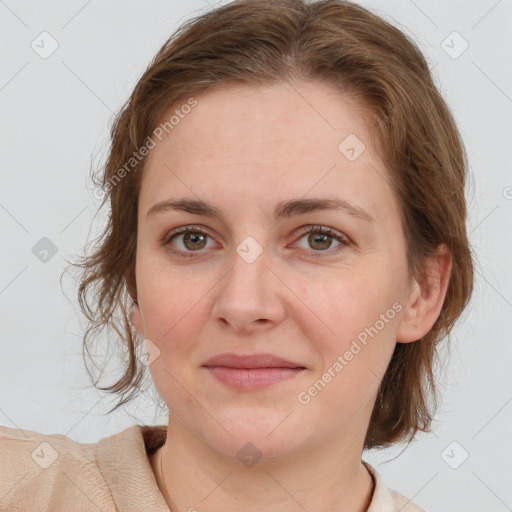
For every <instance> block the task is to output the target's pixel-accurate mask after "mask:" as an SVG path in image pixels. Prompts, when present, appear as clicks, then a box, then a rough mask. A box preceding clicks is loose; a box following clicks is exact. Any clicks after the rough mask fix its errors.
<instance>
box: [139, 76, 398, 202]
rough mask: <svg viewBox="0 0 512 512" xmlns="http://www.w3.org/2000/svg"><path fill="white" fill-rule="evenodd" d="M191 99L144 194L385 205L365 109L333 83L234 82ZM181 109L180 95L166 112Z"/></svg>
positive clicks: (157, 156) (149, 197)
mask: <svg viewBox="0 0 512 512" xmlns="http://www.w3.org/2000/svg"><path fill="white" fill-rule="evenodd" d="M194 98H195V99H196V100H197V105H196V106H195V107H194V108H192V109H184V110H183V112H181V116H180V117H179V122H178V123H176V124H174V125H173V127H172V129H170V130H169V133H168V134H165V135H164V136H163V138H162V141H161V142H157V145H156V147H155V148H153V149H152V150H151V152H150V155H149V156H148V161H147V163H146V168H145V170H144V177H143V184H142V190H141V196H140V201H141V203H147V202H150V201H153V202H156V201H158V200H162V199H165V198H166V196H171V195H172V196H175V195H178V194H179V195H184V194H186V195H188V196H190V195H191V193H192V192H191V189H193V193H194V194H195V195H197V196H199V197H201V196H204V195H206V196H211V195H212V193H215V194H218V196H219V200H220V201H222V200H223V199H229V196H230V195H232V193H233V191H236V192H237V193H238V194H242V193H243V194H244V197H245V200H246V201H248V200H251V201H253V202H254V201H256V202H257V203H259V204H263V203H265V202H266V201H267V200H270V199H271V198H272V200H273V199H276V198H277V197H279V199H281V200H282V199H287V198H288V196H289V197H302V196H304V195H305V194H307V193H308V192H309V191H311V192H314V194H313V195H319V194H323V195H325V194H330V195H331V196H332V195H333V193H336V191H340V194H338V195H341V196H343V197H345V198H348V197H352V198H353V199H355V201H354V202H356V203H358V204H360V205H361V206H363V204H364V207H366V208H368V209H372V208H373V209H375V208H377V207H381V208H382V206H383V205H379V204H378V203H379V197H378V195H379V190H380V189H382V187H383V186H384V187H386V186H388V185H387V183H386V179H387V172H386V170H385V169H384V167H383V165H382V163H381V162H380V161H379V160H378V158H377V157H376V156H375V154H374V152H373V148H372V141H371V139H370V133H369V130H368V126H367V123H366V120H365V110H364V109H363V107H362V105H361V104H359V103H358V102H356V101H355V100H354V99H353V98H351V97H350V96H344V95H343V94H342V93H340V92H339V91H338V90H337V89H335V88H334V86H331V85H328V84H324V83H320V82H310V83H303V82H301V83H293V84H291V83H290V84H288V83H280V84H275V85H265V86H252V85H251V86H247V85H230V86H224V87H221V88H218V89H211V90H207V91H205V92H203V93H201V94H199V95H197V96H194ZM186 102H187V98H186V99H185V100H183V104H185V103H186ZM176 109H178V110H179V109H180V104H179V103H178V104H176V105H174V106H173V107H172V109H171V110H170V111H169V112H167V113H166V114H165V115H164V116H162V118H161V120H160V121H161V122H165V121H166V120H168V119H169V118H170V116H171V115H172V114H173V113H174V112H176ZM184 112H188V113H186V114H185V113H184ZM175 119H177V118H175ZM354 156H355V157H356V158H354ZM388 188H389V186H388ZM177 189H178V190H177ZM313 189H314V191H313ZM381 192H382V191H381ZM384 192H386V191H385V190H384ZM388 193H391V191H390V190H388ZM335 195H336V194H335ZM384 199H385V198H384ZM273 202H275V201H273ZM381 202H382V201H381ZM272 207H273V204H272Z"/></svg>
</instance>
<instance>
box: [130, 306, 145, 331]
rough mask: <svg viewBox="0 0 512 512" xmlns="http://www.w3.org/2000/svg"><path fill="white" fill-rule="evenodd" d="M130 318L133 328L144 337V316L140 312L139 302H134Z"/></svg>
mask: <svg viewBox="0 0 512 512" xmlns="http://www.w3.org/2000/svg"><path fill="white" fill-rule="evenodd" d="M130 318H131V321H132V324H133V326H134V327H135V329H136V330H137V332H138V333H139V334H140V335H141V336H142V337H144V323H143V322H142V314H141V312H140V308H139V305H138V304H137V302H134V303H133V305H132V309H131V312H130Z"/></svg>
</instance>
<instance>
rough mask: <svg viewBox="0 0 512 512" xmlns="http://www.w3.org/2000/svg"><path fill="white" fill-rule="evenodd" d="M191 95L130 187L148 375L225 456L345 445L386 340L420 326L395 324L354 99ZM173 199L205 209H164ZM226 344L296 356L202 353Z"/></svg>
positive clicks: (390, 200)
mask: <svg viewBox="0 0 512 512" xmlns="http://www.w3.org/2000/svg"><path fill="white" fill-rule="evenodd" d="M196 99H197V105H196V106H195V107H194V108H192V109H190V112H189V113H188V114H187V115H184V116H182V118H181V117H180V120H179V123H178V124H176V125H175V126H174V127H173V129H172V130H171V131H170V132H169V134H168V135H166V136H165V137H164V138H163V139H162V141H161V142H159V143H158V144H157V145H156V147H154V148H153V149H152V150H151V153H150V155H149V157H148V161H147V165H146V168H145V169H144V175H143V179H142V184H141V190H140V196H139V213H138V215H139V216H138V235H137V254H136V283H137V301H138V306H139V309H137V310H136V312H135V314H134V317H133V320H134V324H135V326H136V328H137V330H138V331H139V333H140V334H141V335H142V336H143V337H144V338H146V339H147V340H150V342H151V344H152V347H157V350H158V351H159V352H158V357H156V359H154V361H153V362H152V363H151V365H150V370H151V372H152V376H153V378H154V381H155V385H156V387H157V389H158V391H159V393H160V395H161V397H162V399H163V400H165V402H166V403H167V405H168V407H169V409H170V410H171V413H174V414H175V415H176V417H177V418H178V419H179V422H180V425H182V426H183V428H185V429H187V430H188V431H189V432H191V433H192V434H194V436H196V437H197V438H198V439H201V440H202V441H204V442H205V443H207V444H208V445H209V446H210V447H212V448H213V449H214V450H216V451H218V452H220V453H223V454H226V455H229V456H234V454H236V453H237V451H238V450H239V449H240V448H241V447H242V446H244V445H245V444H246V443H247V442H248V441H251V442H252V443H254V444H255V445H256V446H257V447H258V449H259V450H260V451H261V452H262V453H263V454H264V456H268V457H274V456H279V455H280V454H284V453H297V454H298V453H300V452H301V451H302V450H304V451H310V450H311V448H312V447H313V446H315V445H316V446H317V447H318V446H328V445H330V444H335V443H337V442H339V440H340V439H342V440H345V441H347V442H348V441H350V442H351V443H352V445H355V446H356V450H358V451H359V452H360V450H361V449H362V442H363V440H364V434H365V431H366V428H367V426H368V421H369V418H370V414H371V410H372V408H373V403H374V400H375V397H376V393H377V390H378V386H379V383H380V380H381V378H382V376H383V375H384V373H385V370H386V368H387V365H388V363H389V361H390V358H391V355H392V353H393V349H394V347H395V344H396V342H397V340H398V341H401V342H408V341H413V340H414V339H418V338H419V337H420V336H421V335H422V334H423V333H418V332H416V331H415V330H414V329H417V328H418V326H417V325H416V326H412V324H411V325H408V324H407V323H406V321H405V320H406V318H407V311H408V308H409V306H410V304H411V303H413V302H414V300H415V299H416V298H417V297H416V295H415V292H416V290H417V287H416V283H415V282H414V281H413V280H410V279H409V274H408V270H407V264H406V245H405V239H404V234H403V231H402V226H401V223H400V218H399V210H398V205H397V203H396V200H395V197H394V194H393V191H392V189H391V187H390V185H389V183H388V181H387V170H386V169H385V168H384V167H383V165H382V164H381V162H380V161H379V160H378V159H377V157H376V156H375V154H374V152H373V150H372V147H371V140H370V136H369V132H368V128H367V126H366V124H365V122H364V119H363V117H362V111H361V110H360V108H359V107H358V105H357V104H355V103H354V101H353V100H351V99H350V98H348V97H344V96H343V95H341V94H340V93H339V92H338V91H337V90H336V89H334V88H332V87H331V86H329V85H326V84H322V83H316V82H312V83H295V84H294V85H293V88H292V87H291V86H290V85H289V84H288V85H287V84H279V85H272V86H265V87H255V86H251V87H249V86H240V85H237V86H229V87H224V88H221V89H217V90H211V91H207V92H205V93H203V94H201V95H198V96H196ZM174 108H176V107H173V110H174ZM187 110H188V109H187ZM169 117H170V115H167V116H164V118H165V119H168V118H169ZM347 137H349V138H348V139H347ZM363 144H364V147H363ZM182 199H185V200H188V201H196V202H199V201H202V202H205V203H208V205H211V206H212V207H213V208H214V209H215V211H217V213H218V214H219V215H211V214H209V213H208V212H207V211H200V209H197V204H196V209H191V208H190V207H185V206H183V205H184V203H182V206H183V208H179V207H173V206H171V205H170V204H169V202H171V201H174V202H175V201H178V200H182ZM296 200H298V201H299V202H298V203H296V204H295V207H288V208H285V207H284V206H283V205H285V203H287V202H290V201H296ZM305 200H308V201H309V203H307V204H306V207H304V204H302V207H300V205H301V203H300V201H305ZM312 200H329V201H332V202H333V203H332V204H334V202H336V201H338V202H340V203H341V202H345V203H344V204H345V205H351V207H352V209H350V208H333V207H330V208H310V209H309V211H308V208H307V205H308V204H309V206H310V207H311V205H312ZM166 202H167V204H166ZM159 203H160V205H159V206H158V207H155V208H153V207H154V206H155V205H158V204H159ZM332 204H331V206H332ZM152 208H153V210H152V211H151V212H149V213H148V211H150V210H151V209H152ZM276 211H277V213H278V214H279V215H277V216H275V213H276ZM356 212H359V213H356ZM361 212H362V213H361ZM326 229H328V230H330V231H329V232H327V233H325V232H323V231H325V230H326ZM322 230H323V231H322ZM418 334H419V335H418ZM416 336H417V337H416ZM149 350H150V352H151V350H153V351H155V350H156V349H154V348H151V349H149ZM156 353H157V352H154V354H156ZM225 353H231V354H233V353H234V354H237V355H254V354H263V353H264V354H271V355H273V356H276V357H278V358H281V359H284V360H287V361H289V362H291V363H294V364H295V366H296V367H299V368H301V369H299V370H290V369H288V370H281V371H279V370H276V369H275V368H274V369H273V370H267V373H266V374H265V373H264V372H263V371H262V370H261V369H260V370H252V374H251V376H249V371H248V370H238V372H236V371H234V370H232V369H231V370H230V369H226V368H224V370H223V369H222V368H220V369H219V366H217V367H216V368H214V369H212V368H207V367H205V366H204V365H205V364H206V362H207V361H208V360H209V359H210V358H212V357H214V356H218V355H220V354H225ZM350 354H351V355H350ZM214 366H215V365H214ZM292 366H293V365H292ZM223 372H224V373H223ZM243 372H245V373H243ZM257 372H260V373H259V374H257ZM244 376H245V377H244ZM223 377H224V378H225V379H227V380H222V378H223ZM237 378H238V379H245V380H244V381H243V382H245V387H244V384H243V383H240V382H238V384H236V382H235V381H236V379H237ZM265 379H269V380H265ZM262 381H263V384H262ZM258 382H259V383H260V384H259V385H258ZM319 382H320V383H319ZM315 383H316V385H315ZM315 386H316V387H315Z"/></svg>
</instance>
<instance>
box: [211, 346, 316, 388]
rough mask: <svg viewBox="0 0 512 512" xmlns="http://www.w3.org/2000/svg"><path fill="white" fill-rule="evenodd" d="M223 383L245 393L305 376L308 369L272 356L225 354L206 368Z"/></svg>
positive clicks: (214, 359) (213, 359) (212, 359)
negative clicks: (245, 391) (303, 374)
mask: <svg viewBox="0 0 512 512" xmlns="http://www.w3.org/2000/svg"><path fill="white" fill-rule="evenodd" d="M203 367H204V368H206V369H207V370H208V371H209V373H210V374H211V375H212V376H213V377H214V378H215V379H216V380H217V381H219V382H221V383H222V384H224V385H226V386H229V387H231V388H237V389H242V390H257V389H262V388H265V387H268V386H272V385H275V384H277V383H279V382H283V381H285V380H289V379H292V378H294V377H297V376H298V375H301V374H302V373H304V372H305V371H307V368H306V367H305V366H302V365H301V364H299V363H295V362H293V361H288V360H286V359H282V358H280V357H277V356H274V355H272V354H253V355H246V356H241V355H237V354H221V355H219V356H216V357H213V358H211V359H209V360H208V361H207V362H206V363H205V364H204V365H203Z"/></svg>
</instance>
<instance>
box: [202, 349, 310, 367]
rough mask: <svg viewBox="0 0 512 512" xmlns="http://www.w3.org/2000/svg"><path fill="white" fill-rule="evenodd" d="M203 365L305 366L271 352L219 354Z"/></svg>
mask: <svg viewBox="0 0 512 512" xmlns="http://www.w3.org/2000/svg"><path fill="white" fill-rule="evenodd" d="M203 366H207V367H208V366H226V367H228V368H305V367H304V366H302V365H301V364H298V363H294V362H292V361H287V360H286V359H282V358H280V357H277V356H274V355H272V354H252V355H245V356H244V355H237V354H227V353H226V354H219V355H217V356H215V357H212V358H210V359H208V361H206V362H205V363H204V364H203Z"/></svg>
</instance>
